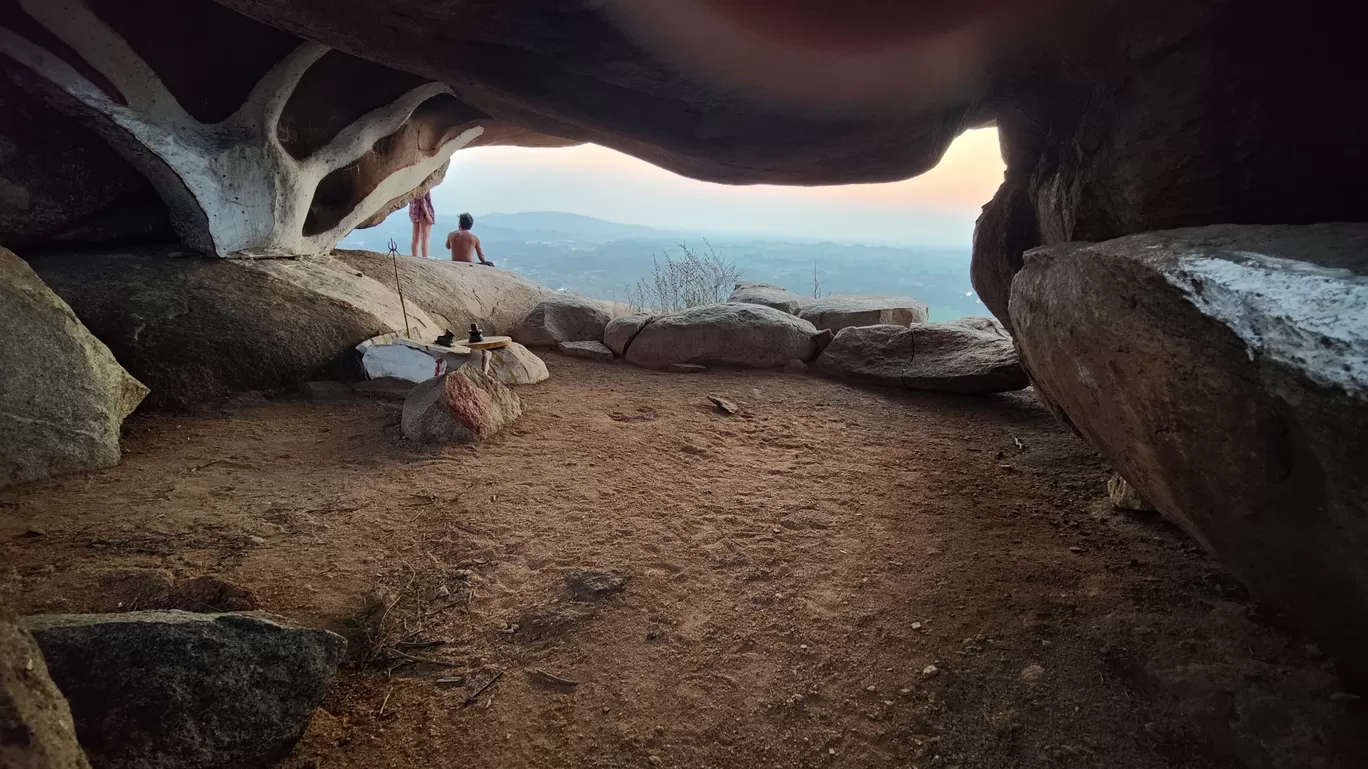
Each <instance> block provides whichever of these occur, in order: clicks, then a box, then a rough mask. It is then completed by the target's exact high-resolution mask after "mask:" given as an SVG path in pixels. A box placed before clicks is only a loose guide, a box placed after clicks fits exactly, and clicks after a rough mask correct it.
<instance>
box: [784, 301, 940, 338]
mask: <svg viewBox="0 0 1368 769" xmlns="http://www.w3.org/2000/svg"><path fill="white" fill-rule="evenodd" d="M797 314H798V317H800V318H802V319H803V320H806V321H808V322H809V323H811V324H812V325H814V326H816V327H817V328H819V329H820V328H825V329H830V330H831V331H833V332H835V331H840V330H841V329H843V328H849V327H850V326H878V325H884V324H893V325H898V326H908V325H911V324H913V323H925V322H926V320H927V318H928V317H929V314H930V310H929V309H928V308H927V306H926V303H925V302H922V301H921V300H919V299H913V298H912V297H910V296H828V297H823V298H821V299H808V300H806V301H804V302H803V306H802V307H801V308H800V309H799V311H798V313H797Z"/></svg>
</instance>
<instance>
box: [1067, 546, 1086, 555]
mask: <svg viewBox="0 0 1368 769" xmlns="http://www.w3.org/2000/svg"><path fill="white" fill-rule="evenodd" d="M1069 552H1070V553H1082V552H1084V550H1083V548H1081V547H1079V546H1078V545H1074V546H1073V547H1071V548H1069Z"/></svg>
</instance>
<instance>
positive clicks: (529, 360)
mask: <svg viewBox="0 0 1368 769" xmlns="http://www.w3.org/2000/svg"><path fill="white" fill-rule="evenodd" d="M476 359H478V354H477V355H476ZM487 368H488V370H489V375H490V376H492V377H494V378H495V379H497V380H498V381H499V382H501V383H502V384H506V385H530V384H536V383H538V382H545V381H546V380H548V379H550V378H551V373H550V372H549V371H547V370H546V363H545V362H544V361H543V360H542V359H541V358H538V357H537V356H536V355H533V354H532V351H531V350H529V349H527V348H526V347H523V346H522V345H520V344H518V343H517V342H510V343H509V345H508V346H507V347H500V348H498V349H495V350H490V351H489V366H488V367H487Z"/></svg>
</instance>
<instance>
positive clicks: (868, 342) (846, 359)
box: [816, 318, 1029, 394]
mask: <svg viewBox="0 0 1368 769" xmlns="http://www.w3.org/2000/svg"><path fill="white" fill-rule="evenodd" d="M816 366H817V370H818V371H820V372H822V373H824V374H827V375H828V376H833V377H837V378H839V379H846V380H849V381H852V382H863V383H866V384H874V385H882V386H885V387H903V388H907V389H910V390H938V391H941V392H952V393H965V394H988V393H999V392H1008V391H1012V390H1021V389H1023V388H1025V387H1026V386H1027V385H1028V384H1029V382H1028V381H1027V380H1026V374H1025V372H1024V371H1022V369H1021V366H1020V365H1019V364H1018V363H1017V355H1016V350H1015V349H1014V347H1013V346H1012V339H1011V337H1009V336H1007V334H1006V333H1005V332H1004V331H1002V329H1001V328H1000V327H999V326H998V325H997V324H996V323H995V322H994V321H993V320H992V319H990V318H960V319H959V320H954V321H950V322H948V323H919V324H914V325H912V326H910V327H905V326H894V325H884V326H863V327H855V326H852V327H849V328H845V329H842V330H841V331H840V332H839V333H837V334H836V338H835V339H834V340H832V342H831V344H830V345H829V346H828V347H827V348H826V349H825V350H823V351H822V354H821V355H820V356H819V357H818V358H817V364H816Z"/></svg>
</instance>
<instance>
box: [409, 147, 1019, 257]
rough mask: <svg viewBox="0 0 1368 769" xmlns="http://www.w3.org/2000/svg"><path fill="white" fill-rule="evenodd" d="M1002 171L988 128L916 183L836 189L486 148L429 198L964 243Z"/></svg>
mask: <svg viewBox="0 0 1368 769" xmlns="http://www.w3.org/2000/svg"><path fill="white" fill-rule="evenodd" d="M1002 172H1003V164H1002V156H1001V153H1000V151H999V148H998V140H997V131H996V129H992V128H987V129H979V130H974V131H969V132H967V133H965V134H964V135H962V136H961V137H960V138H959V139H957V140H956V141H955V143H954V144H953V145H952V146H951V147H950V150H949V151H948V152H947V153H946V155H945V158H944V159H942V161H941V163H940V165H938V166H936V167H935V168H934V169H932V170H931V171H929V172H927V173H925V174H923V175H922V176H919V177H917V178H915V179H909V180H906V181H902V182H895V183H891V184H864V185H848V186H841V187H780V186H773V185H753V186H745V187H736V186H728V185H721V184H711V183H707V182H700V181H695V180H692V179H686V178H684V177H681V176H678V175H676V174H673V173H671V172H669V171H666V170H664V169H661V168H657V167H656V166H653V165H650V164H649V163H646V162H644V161H641V160H637V159H636V158H633V157H630V156H627V155H623V154H621V153H618V152H615V151H613V150H609V149H605V148H603V147H599V146H596V145H585V146H581V147H571V148H568V149H524V148H517V147H481V148H476V149H471V150H463V151H461V152H458V153H456V156H455V157H454V158H453V159H452V164H451V170H450V171H449V172H448V173H447V178H446V181H445V182H444V183H443V184H442V185H441V186H440V187H438V188H437V189H435V190H434V191H433V201H434V203H435V205H436V208H437V210H438V212H439V213H442V214H457V213H460V212H462V211H469V212H471V213H473V214H475V215H476V217H479V216H480V215H482V214H487V213H495V212H497V213H516V212H520V211H567V212H570V213H575V214H583V215H585V216H595V217H598V218H600V219H608V220H611V221H617V222H627V223H632V224H646V225H651V226H654V227H662V228H674V229H706V230H736V231H749V232H766V233H791V234H796V235H801V236H804V237H829V238H831V239H833V240H839V241H851V242H899V243H922V244H937V245H964V246H966V247H967V246H968V245H969V241H970V237H971V235H972V233H973V226H974V220H975V219H976V218H977V217H978V213H979V209H980V208H981V207H982V205H983V204H984V203H986V202H988V200H989V199H991V198H992V196H993V193H994V192H995V191H996V190H997V187H998V185H999V184H1001V182H1002Z"/></svg>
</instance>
